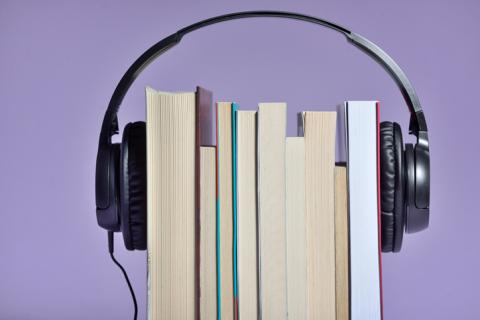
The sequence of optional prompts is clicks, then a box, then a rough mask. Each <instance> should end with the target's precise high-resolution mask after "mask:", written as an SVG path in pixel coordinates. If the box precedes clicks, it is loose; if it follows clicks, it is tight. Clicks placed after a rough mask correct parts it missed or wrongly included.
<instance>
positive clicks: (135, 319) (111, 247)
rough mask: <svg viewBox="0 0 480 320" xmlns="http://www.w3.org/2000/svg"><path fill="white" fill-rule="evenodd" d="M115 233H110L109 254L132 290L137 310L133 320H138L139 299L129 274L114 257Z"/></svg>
mask: <svg viewBox="0 0 480 320" xmlns="http://www.w3.org/2000/svg"><path fill="white" fill-rule="evenodd" d="M113 240H114V238H113V231H108V252H110V257H111V258H112V260H113V262H114V263H115V264H116V265H117V266H118V267H119V268H120V270H122V273H123V275H124V276H125V280H126V281H127V285H128V289H130V294H131V295H132V300H133V306H134V308H135V314H134V316H133V320H137V313H138V306H137V298H135V292H134V291H133V288H132V284H131V283H130V280H129V279H128V275H127V272H126V271H125V269H124V268H123V267H122V265H121V264H120V263H119V262H118V261H117V259H115V257H114V256H113V242H114V241H113Z"/></svg>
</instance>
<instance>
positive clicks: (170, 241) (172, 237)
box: [146, 87, 215, 319]
mask: <svg viewBox="0 0 480 320" xmlns="http://www.w3.org/2000/svg"><path fill="white" fill-rule="evenodd" d="M146 95H147V174H148V177H149V179H148V182H147V206H148V208H147V224H148V230H147V231H148V235H147V242H148V243H147V246H148V316H149V318H151V319H167V318H169V317H170V316H171V315H175V316H178V317H179V318H184V317H186V318H189V319H190V318H191V316H194V317H197V318H198V316H199V296H200V278H199V277H200V270H199V261H200V246H199V244H200V233H199V226H200V224H199V222H200V221H199V219H200V218H199V214H200V212H199V210H200V171H201V170H200V169H201V168H200V146H201V145H210V146H211V145H214V144H215V142H214V139H213V138H214V135H213V125H214V124H213V120H212V118H213V117H212V116H213V108H212V93H211V92H210V91H208V90H205V89H203V88H200V87H197V90H196V92H189V93H168V92H157V91H155V90H153V89H151V88H147V92H146ZM192 120H193V122H192ZM192 139H193V140H192ZM192 141H193V145H192ZM192 156H193V158H192ZM192 163H193V167H192ZM192 192H193V198H192V194H191V193H192ZM165 199H168V200H165ZM192 207H193V213H192V211H191V210H192ZM192 253H193V257H192ZM160 255H161V257H160ZM177 266H178V267H177ZM192 267H193V269H192ZM192 272H193V273H192ZM176 278H181V279H182V280H181V281H180V282H178V283H177V282H175V280H176ZM192 282H193V283H192ZM169 290H171V292H172V294H170V291H169ZM165 296H168V298H164V297H165ZM192 303H193V309H192ZM179 308H181V309H182V311H181V312H178V309H179Z"/></svg>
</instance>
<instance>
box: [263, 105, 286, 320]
mask: <svg viewBox="0 0 480 320" xmlns="http://www.w3.org/2000/svg"><path fill="white" fill-rule="evenodd" d="M286 112H287V106H286V104H285V103H260V104H259V109H258V138H257V139H258V142H257V148H258V151H257V152H258V153H257V155H258V224H259V225H258V229H259V260H260V261H259V265H260V271H259V272H260V281H259V282H260V317H261V319H263V320H270V319H272V320H273V319H275V320H281V319H286V318H287V279H286V230H285V219H286V216H285V211H286V208H285V206H286V205H285V134H286V124H287V117H286Z"/></svg>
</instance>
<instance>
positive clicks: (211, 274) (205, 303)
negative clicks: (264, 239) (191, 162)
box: [199, 147, 217, 319]
mask: <svg viewBox="0 0 480 320" xmlns="http://www.w3.org/2000/svg"><path fill="white" fill-rule="evenodd" d="M216 179H217V178H216V149H215V147H200V188H201V192H200V219H199V223H200V226H199V229H200V261H199V265H200V279H199V280H200V285H199V290H200V292H199V315H200V319H215V318H216V317H217V270H216V265H217V253H216V235H217V234H216V188H217V180H216Z"/></svg>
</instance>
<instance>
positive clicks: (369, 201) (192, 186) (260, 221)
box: [146, 87, 381, 320]
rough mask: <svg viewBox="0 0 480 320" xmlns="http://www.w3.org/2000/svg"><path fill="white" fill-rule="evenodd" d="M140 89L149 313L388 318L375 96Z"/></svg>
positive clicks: (171, 316) (218, 316)
mask: <svg viewBox="0 0 480 320" xmlns="http://www.w3.org/2000/svg"><path fill="white" fill-rule="evenodd" d="M146 97H147V177H148V178H147V199H148V201H147V206H148V209H147V224H148V230H147V234H148V236H147V239H148V241H147V242H148V244H147V246H148V316H149V319H224V320H229V319H257V318H259V319H287V318H288V319H380V318H381V283H380V279H381V274H380V255H379V228H378V226H379V211H378V210H379V205H378V200H379V197H378V194H379V193H378V189H379V184H378V165H379V163H378V152H377V146H378V103H377V102H375V101H373V102H372V101H364V102H360V101H357V102H345V103H344V104H342V105H341V106H339V107H338V110H337V111H338V112H335V111H333V112H315V111H307V112H303V113H301V114H300V115H299V124H298V125H299V136H298V137H286V125H287V117H286V110H287V106H286V104H285V103H260V104H259V106H258V110H256V111H248V110H240V108H239V106H238V105H237V104H236V103H233V102H217V103H216V104H215V107H214V106H213V103H212V93H211V92H210V91H208V90H205V89H203V88H200V87H198V88H197V90H196V92H188V93H167V92H157V91H155V90H153V89H151V88H147V90H146ZM215 109H216V110H215Z"/></svg>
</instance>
